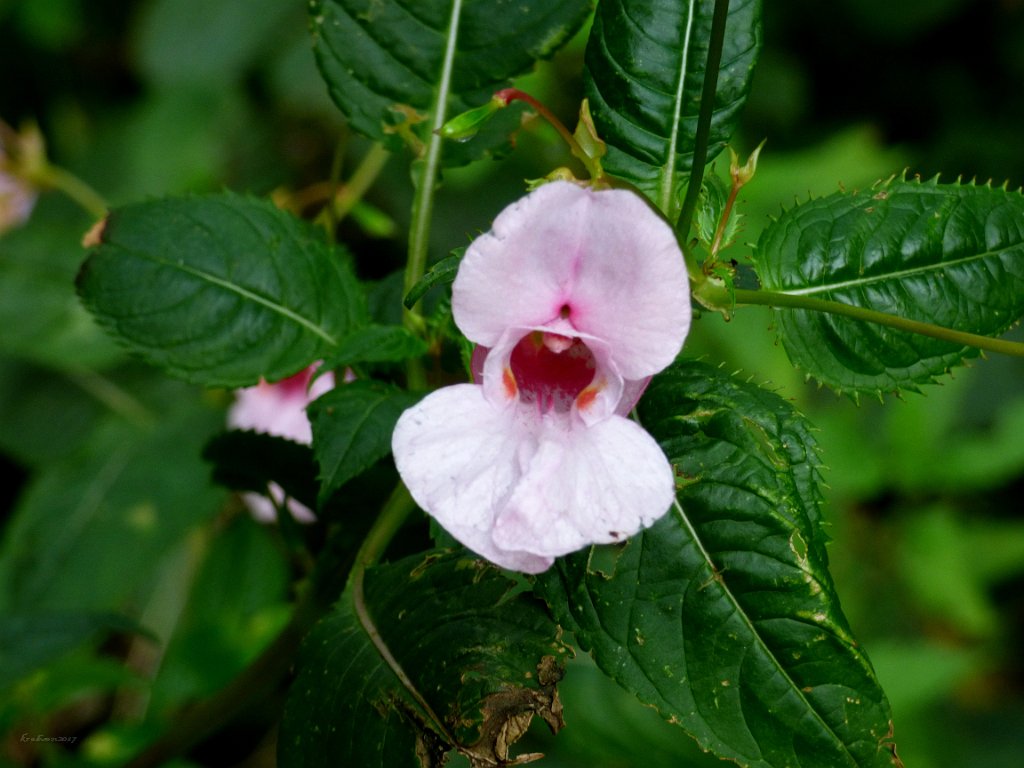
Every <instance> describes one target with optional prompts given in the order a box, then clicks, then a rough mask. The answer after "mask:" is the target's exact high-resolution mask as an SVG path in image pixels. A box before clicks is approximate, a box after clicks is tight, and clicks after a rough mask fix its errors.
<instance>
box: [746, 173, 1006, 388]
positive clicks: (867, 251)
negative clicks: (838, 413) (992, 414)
mask: <svg viewBox="0 0 1024 768" xmlns="http://www.w3.org/2000/svg"><path fill="white" fill-rule="evenodd" d="M1022 220H1024V197H1022V196H1021V194H1020V193H1019V192H1010V191H1007V190H1006V189H993V188H992V187H990V186H987V185H986V186H975V185H973V184H970V185H960V184H939V183H938V181H937V180H932V181H929V182H925V183H921V182H917V181H904V180H892V181H889V182H887V183H885V184H881V185H878V186H875V187H873V188H872V189H870V190H867V191H863V192H855V193H836V194H834V195H829V196H828V197H823V198H820V199H817V200H811V201H809V202H806V203H802V204H801V205H798V206H796V207H795V208H793V209H792V210H789V211H787V212H786V213H784V214H783V215H782V216H780V217H779V219H778V220H777V221H775V222H773V223H772V224H771V225H770V226H769V227H768V228H767V229H766V230H765V231H764V233H763V234H762V235H761V238H760V240H759V242H758V246H757V264H756V266H757V272H758V276H759V277H760V278H761V283H762V285H763V286H764V288H766V289H769V290H772V291H779V292H782V293H787V294H792V295H798V296H808V297H813V298H818V299H829V300H832V301H837V302H840V303H843V304H852V305H855V306H860V307H866V308H870V309H874V310H878V311H881V312H885V313H888V314H892V315H898V316H900V317H905V318H910V319H912V320H919V321H922V322H927V323H932V324H934V325H939V326H944V327H948V328H956V329H957V330H961V331H968V332H971V333H976V334H982V335H987V336H994V335H998V334H999V333H1001V332H1003V331H1004V330H1006V329H1007V328H1009V327H1010V326H1011V325H1012V324H1013V323H1015V322H1016V321H1017V320H1018V319H1019V318H1020V317H1021V315H1022V314H1024V226H1022V225H1021V221H1022ZM775 315H776V317H777V319H778V329H779V333H780V335H781V336H782V341H783V344H784V345H785V347H786V351H787V352H788V353H789V356H790V359H791V360H792V361H793V363H794V364H795V365H798V366H799V367H801V368H803V369H804V370H805V371H807V372H808V373H809V374H810V375H811V376H814V377H815V378H817V379H819V380H820V381H822V382H824V383H826V384H828V385H829V386H830V387H833V388H834V389H836V390H839V391H844V392H854V393H857V392H871V393H879V392H885V391H893V390H899V389H900V388H910V389H914V388H916V387H917V385H919V384H922V383H926V382H929V381H931V380H932V379H933V378H934V377H935V376H938V375H940V374H942V373H944V372H945V371H947V370H948V369H949V368H950V367H951V366H954V365H957V364H959V363H961V362H962V361H963V359H964V358H966V357H970V356H973V355H976V354H977V351H976V350H975V349H973V348H971V347H964V346H961V345H959V344H956V343H952V342H948V341H942V340H938V339H933V338H928V337H925V336H919V335H916V334H911V333H907V332H904V331H898V330H894V329H890V328H887V327H884V326H881V325H877V324H872V323H865V322H861V321H857V320H850V319H847V318H842V317H838V316H835V315H829V314H824V313H821V312H811V311H807V310H803V309H793V310H790V309H782V310H776V311H775Z"/></svg>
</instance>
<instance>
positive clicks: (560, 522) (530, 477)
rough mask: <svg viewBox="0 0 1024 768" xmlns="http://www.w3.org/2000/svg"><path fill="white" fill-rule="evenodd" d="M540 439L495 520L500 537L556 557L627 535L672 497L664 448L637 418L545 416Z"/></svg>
mask: <svg viewBox="0 0 1024 768" xmlns="http://www.w3.org/2000/svg"><path fill="white" fill-rule="evenodd" d="M538 437H539V444H538V447H537V449H536V451H535V452H534V453H533V454H532V460H531V461H530V464H529V466H528V467H527V468H526V470H525V472H524V474H523V476H522V478H521V479H520V480H519V482H518V483H517V484H516V488H515V491H514V492H513V494H512V495H511V497H510V498H509V500H508V503H507V504H506V505H505V506H504V507H503V508H502V510H501V512H500V513H499V514H498V517H497V519H496V521H495V525H494V532H493V537H494V543H495V544H496V545H497V546H498V547H500V548H502V549H508V550H519V551H528V552H532V553H533V554H535V555H538V556H541V557H557V556H559V555H564V554H567V553H569V552H573V551H575V550H577V549H580V548H582V547H585V546H587V545H590V544H602V543H610V542H618V541H624V540H625V539H626V538H627V537H629V536H631V535H632V534H634V533H636V532H637V531H639V530H640V529H641V528H645V527H647V526H649V525H651V524H652V523H653V522H654V521H655V520H657V519H658V518H660V517H661V516H662V515H663V514H665V512H666V511H667V510H668V508H669V506H670V505H671V504H672V499H673V496H674V494H675V480H674V475H673V471H672V466H671V465H670V464H669V462H668V459H666V458H665V454H664V453H662V451H661V448H659V447H658V444H657V443H656V442H655V441H654V438H652V437H651V436H650V435H649V434H647V432H645V431H644V430H643V428H642V427H640V426H639V425H638V424H636V423H635V422H632V421H630V420H628V419H625V418H622V417H621V416H612V417H611V418H608V419H606V420H605V421H602V422H599V423H596V424H593V425H591V426H589V427H586V428H580V427H579V426H576V427H575V428H569V429H565V428H564V424H562V423H560V422H559V421H558V420H551V421H548V422H545V429H544V430H543V431H542V432H541V434H540V435H539V436H538Z"/></svg>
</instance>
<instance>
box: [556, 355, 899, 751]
mask: <svg viewBox="0 0 1024 768" xmlns="http://www.w3.org/2000/svg"><path fill="white" fill-rule="evenodd" d="M640 418H641V420H642V421H643V424H644V426H645V427H646V428H647V429H648V430H649V431H650V433H651V434H652V435H654V437H655V438H656V439H658V441H659V442H660V444H661V446H662V448H663V449H664V450H665V453H666V454H667V455H668V457H669V459H670V460H671V461H672V462H673V464H674V465H675V468H676V471H677V473H678V474H679V477H680V483H679V484H680V486H681V487H680V488H679V491H678V494H677V500H678V505H677V506H675V507H674V508H673V509H672V510H670V511H669V513H668V514H667V515H666V516H665V517H664V518H662V519H661V520H660V521H659V522H658V523H656V524H655V525H654V526H653V527H651V528H649V529H648V530H646V531H644V532H642V533H640V534H638V535H637V536H634V537H633V538H631V539H630V540H629V541H628V542H626V543H625V544H624V545H621V546H618V547H611V548H609V547H598V548H592V549H591V550H589V551H583V552H580V553H577V554H574V555H571V556H569V557H566V558H562V559H560V560H559V561H558V562H557V564H556V567H555V568H554V569H552V570H551V571H549V572H548V573H546V574H544V575H543V576H542V577H540V578H539V579H538V581H537V588H538V590H539V591H540V593H541V594H542V596H543V597H544V598H545V599H546V600H547V601H548V603H549V605H550V606H551V608H552V610H553V611H554V612H555V614H556V618H557V619H558V620H559V621H561V622H562V623H563V625H564V626H565V627H566V628H567V629H569V630H571V631H572V632H574V633H575V634H576V637H577V639H578V640H579V642H580V643H581V645H583V646H584V647H585V648H587V649H589V650H590V651H591V653H592V654H593V656H594V658H595V660H596V661H597V664H598V666H599V667H601V669H603V670H604V671H605V672H606V673H607V674H608V675H609V676H611V677H613V678H614V679H615V680H616V681H617V682H618V683H619V684H620V685H621V686H622V687H623V688H626V689H627V690H629V691H632V692H633V693H635V694H636V695H637V696H638V697H639V698H640V699H641V701H643V702H645V703H647V704H650V705H652V706H654V707H656V708H657V709H658V711H659V712H661V714H662V716H664V717H665V718H667V719H669V720H670V721H671V722H673V723H677V724H678V725H680V726H682V727H683V728H684V729H686V730H687V731H688V732H689V733H690V734H691V735H692V736H693V737H694V738H695V739H696V740H697V741H698V742H699V743H700V745H701V747H703V748H704V749H706V750H710V751H712V752H714V753H716V754H717V755H718V756H720V757H722V758H726V759H730V760H734V761H735V762H737V763H738V764H739V765H742V766H749V767H751V768H777V767H778V766H784V765H792V766H798V765H807V766H811V765H813V766H826V765H827V766H830V768H831V767H834V768H840V766H847V767H849V768H854V766H856V767H858V768H867V767H868V766H872V767H876V766H877V767H878V768H880V767H881V766H891V765H893V764H897V765H898V763H895V758H894V753H893V748H892V745H891V743H890V741H889V739H890V736H891V727H892V726H891V721H890V718H891V714H890V711H889V705H888V702H887V701H886V698H885V695H884V694H883V692H882V690H881V688H880V687H879V685H878V682H877V680H876V679H875V674H874V672H873V670H872V668H871V664H870V663H869V662H868V659H867V657H866V656H865V655H864V652H863V651H862V650H861V649H860V648H859V647H858V645H857V643H856V641H855V640H854V638H853V636H852V634H851V632H850V628H849V626H848V625H847V622H846V619H845V618H844V616H843V614H842V611H841V610H840V606H839V599H838V596H837V595H836V591H835V587H834V586H833V584H832V579H831V577H830V576H829V573H828V569H827V555H826V552H825V535H824V533H823V532H822V530H821V519H820V512H819V504H820V496H819V492H818V489H817V457H816V453H815V452H816V448H815V443H814V440H813V439H812V437H811V435H810V428H809V425H808V424H807V422H806V421H804V419H803V418H802V417H801V416H800V415H799V414H797V413H796V412H795V411H794V410H793V407H792V406H791V405H789V404H788V403H786V402H785V401H784V400H782V399H781V398H780V397H778V396H777V395H774V394H772V393H770V392H766V391H764V390H762V389H759V388H758V387H755V386H752V385H750V384H745V383H742V382H738V381H736V380H734V379H732V378H730V377H729V376H727V375H725V374H723V373H722V372H721V371H719V370H717V369H714V368H711V367H709V366H707V365H704V364H700V363H677V364H676V365H674V366H673V367H671V368H669V369H668V370H667V371H665V372H664V373H662V374H661V375H659V376H657V377H655V379H654V381H653V382H652V383H651V386H650V388H649V389H648V391H647V393H646V395H645V397H644V399H643V401H642V402H641V411H640Z"/></svg>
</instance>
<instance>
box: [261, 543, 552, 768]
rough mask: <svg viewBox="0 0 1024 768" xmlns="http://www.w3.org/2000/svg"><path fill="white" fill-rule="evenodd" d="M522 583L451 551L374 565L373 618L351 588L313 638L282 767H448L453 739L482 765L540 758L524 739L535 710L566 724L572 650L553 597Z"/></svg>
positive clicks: (368, 589) (284, 735) (303, 661)
mask: <svg viewBox="0 0 1024 768" xmlns="http://www.w3.org/2000/svg"><path fill="white" fill-rule="evenodd" d="M516 587H517V584H516V582H514V581H512V580H511V579H509V578H507V577H506V576H505V575H503V574H502V572H501V571H499V570H498V569H497V568H494V567H493V566H490V565H487V564H485V563H483V562H481V561H479V560H475V559H472V558H471V557H467V556H466V555H465V554H463V553H452V552H447V551H442V550H435V551H434V552H431V553H427V554H426V555H424V554H419V555H415V556H412V557H409V558H406V559H404V560H401V561H399V562H397V563H393V564H389V565H384V566H379V567H377V568H374V569H372V570H370V571H368V572H367V574H366V579H365V590H364V597H365V606H366V611H365V615H364V616H360V611H359V609H358V608H357V605H358V601H357V599H356V595H355V593H354V591H353V589H352V588H351V587H350V588H349V589H348V590H347V591H346V592H345V594H344V595H343V596H342V598H341V600H340V601H339V602H338V604H337V605H336V606H335V608H334V609H333V610H332V612H331V613H330V614H329V615H328V616H326V617H325V618H324V619H322V620H321V621H320V623H319V624H318V625H317V626H316V627H315V628H314V629H313V631H312V632H311V633H310V634H309V636H308V637H307V638H306V640H305V642H304V643H303V646H302V651H301V652H300V656H299V671H298V675H297V677H296V679H295V682H294V683H293V684H292V688H291V691H290V693H289V696H288V701H287V704H286V705H285V713H284V718H283V720H282V723H281V737H280V739H279V746H278V761H279V763H280V765H281V766H282V768H289V767H290V766H303V767H304V768H308V767H315V766H325V767H326V766H328V765H330V766H336V765H358V766H367V767H368V768H369V767H371V766H380V768H402V767H403V766H410V767H414V768H434V766H440V765H442V764H443V762H444V756H445V755H446V754H447V753H448V752H449V751H451V750H453V749H455V750H457V751H458V752H460V753H462V754H463V755H465V757H466V758H468V759H469V761H470V764H471V765H473V766H474V768H477V767H479V768H483V767H484V766H503V765H518V764H522V763H524V762H529V761H530V760H533V759H535V758H536V757H537V756H536V755H520V756H518V757H514V756H512V754H511V748H512V746H513V744H514V743H515V742H516V741H517V740H518V739H519V738H520V737H521V736H522V735H523V733H525V732H526V729H527V728H528V727H529V725H530V722H531V721H532V719H533V717H534V716H539V717H540V718H541V719H542V720H544V722H545V723H547V725H548V726H549V727H550V728H551V729H552V730H553V731H557V730H558V729H559V728H561V726H562V713H561V710H562V708H561V703H560V702H559V699H558V691H557V684H558V682H559V680H561V678H562V674H563V659H564V658H565V654H566V653H568V648H567V646H565V645H564V644H563V643H562V642H561V639H560V638H559V630H558V628H557V626H556V625H555V624H554V623H553V622H552V621H551V618H550V617H549V616H548V614H547V612H546V611H545V609H544V607H543V605H542V604H541V603H540V602H539V601H538V600H536V599H535V598H534V597H532V596H531V595H530V594H528V593H525V592H521V591H517V589H516ZM367 617H368V618H367ZM372 634H376V636H377V637H376V638H374V637H373V636H372ZM375 640H376V642H375ZM388 656H390V658H387V657H388Z"/></svg>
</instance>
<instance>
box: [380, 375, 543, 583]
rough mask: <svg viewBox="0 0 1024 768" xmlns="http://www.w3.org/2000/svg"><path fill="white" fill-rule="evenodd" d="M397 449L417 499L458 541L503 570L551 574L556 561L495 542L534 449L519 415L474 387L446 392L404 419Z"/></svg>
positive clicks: (398, 462)
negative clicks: (498, 517) (499, 520)
mask: <svg viewBox="0 0 1024 768" xmlns="http://www.w3.org/2000/svg"><path fill="white" fill-rule="evenodd" d="M391 447H392V451H393V452H394V455H395V464H396V465H397V467H398V471H399V473H400V474H401V475H402V479H403V480H404V481H405V484H406V487H407V488H408V489H409V492H410V493H411V494H412V497H413V499H415V500H416V503H417V504H419V505H420V507H422V508H423V509H424V510H426V511H427V512H429V513H430V514H431V515H432V516H433V517H434V518H435V519H436V520H437V521H438V522H439V523H440V524H441V525H442V526H443V527H444V528H445V530H447V531H448V533H450V534H451V535H452V536H454V537H455V538H456V539H457V540H458V541H460V542H461V543H463V544H465V545H466V546H467V547H469V549H471V550H473V551H474V552H476V553H477V554H479V555H481V556H483V557H485V558H487V559H488V560H490V561H492V562H494V563H496V564H498V565H500V566H503V567H505V568H511V569H513V570H517V571H524V572H527V573H537V572H540V571H542V570H545V569H547V568H548V567H550V565H551V563H552V560H551V558H547V557H544V556H539V555H536V554H534V553H533V552H531V551H529V550H524V551H522V552H518V551H512V552H509V551H505V550H502V549H499V548H498V547H496V546H495V545H494V542H493V540H492V538H491V528H492V526H493V524H494V515H495V513H496V510H498V509H500V508H502V507H504V505H505V503H506V501H507V500H508V497H509V496H510V495H511V494H512V491H513V489H514V487H515V485H516V483H517V482H518V480H519V478H520V476H521V474H522V469H523V467H525V466H528V465H529V463H530V459H531V456H532V453H533V451H534V449H535V441H533V440H532V439H531V437H530V435H529V431H528V430H527V429H525V427H524V425H523V423H522V422H521V420H520V419H519V417H518V416H517V413H516V409H514V408H508V409H498V408H495V407H494V406H493V405H491V404H490V403H489V402H488V401H487V400H486V399H485V398H484V395H483V390H482V388H481V387H479V386H476V385H475V384H457V385H455V386H451V387H445V388H443V389H439V390H437V391H436V392H433V393H431V394H430V395H428V396H427V397H425V398H424V399H423V400H421V401H420V402H419V403H417V404H416V405H415V406H413V407H412V408H410V409H408V410H407V411H405V413H403V414H402V416H401V418H400V419H399V420H398V424H397V425H396V426H395V431H394V434H393V436H392V440H391Z"/></svg>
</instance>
